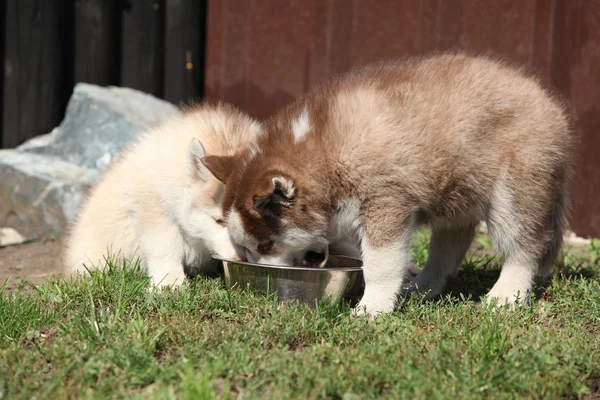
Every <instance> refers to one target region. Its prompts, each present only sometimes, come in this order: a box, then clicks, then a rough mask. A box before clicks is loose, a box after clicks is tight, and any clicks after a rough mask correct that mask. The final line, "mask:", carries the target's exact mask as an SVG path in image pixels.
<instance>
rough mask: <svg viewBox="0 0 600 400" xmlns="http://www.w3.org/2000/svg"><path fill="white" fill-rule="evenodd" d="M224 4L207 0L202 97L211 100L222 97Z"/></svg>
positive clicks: (218, 0) (215, 0)
mask: <svg viewBox="0 0 600 400" xmlns="http://www.w3.org/2000/svg"><path fill="white" fill-rule="evenodd" d="M225 6H226V5H225V4H224V1H222V0H207V7H206V8H207V10H206V52H205V60H204V97H205V98H206V99H211V100H221V99H223V90H222V89H223V63H224V58H225V42H224V40H223V39H224V36H225Z"/></svg>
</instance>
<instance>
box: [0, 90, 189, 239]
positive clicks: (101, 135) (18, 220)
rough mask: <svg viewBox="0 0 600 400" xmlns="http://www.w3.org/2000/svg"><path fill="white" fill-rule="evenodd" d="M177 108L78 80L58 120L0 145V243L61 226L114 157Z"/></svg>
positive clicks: (52, 233)
mask: <svg viewBox="0 0 600 400" xmlns="http://www.w3.org/2000/svg"><path fill="white" fill-rule="evenodd" d="M179 113H180V111H179V110H178V109H177V107H175V106H174V105H172V104H170V103H167V102H164V101H162V100H159V99H157V98H155V97H152V96H150V95H147V94H145V93H141V92H138V91H135V90H132V89H127V88H116V87H109V88H102V87H98V86H94V85H89V84H83V83H80V84H78V85H77V86H76V87H75V90H74V91H73V95H72V96H71V99H70V100H69V105H68V107H67V113H66V116H65V118H64V120H63V121H62V123H61V124H60V125H59V126H58V127H57V128H55V129H54V130H53V131H52V132H50V133H48V134H46V135H42V136H38V137H35V138H33V139H31V140H29V141H27V142H25V143H24V144H22V145H21V146H19V147H17V148H16V149H11V150H0V246H5V245H9V244H16V243H20V242H26V241H31V240H35V239H39V238H42V237H46V236H55V235H58V234H60V233H62V232H64V230H65V227H66V226H67V225H68V224H69V223H71V222H72V221H73V220H74V219H75V217H76V215H77V212H78V210H79V207H80V205H81V202H82V200H83V199H84V198H85V194H86V192H87V190H88V188H89V186H90V185H91V184H93V183H94V182H95V180H96V179H97V177H98V175H99V174H100V172H101V171H102V170H104V169H105V168H106V167H107V166H108V165H109V164H110V162H111V160H112V159H113V158H114V157H115V156H116V155H117V154H118V153H119V152H120V151H122V150H123V149H124V148H125V147H126V146H127V145H128V144H129V143H130V142H131V141H132V140H133V139H134V138H136V137H137V136H139V135H140V134H141V133H143V132H144V131H146V130H148V129H149V128H150V127H151V126H153V125H155V124H158V123H159V122H161V121H164V120H165V119H167V118H170V117H171V116H175V115H178V114H179Z"/></svg>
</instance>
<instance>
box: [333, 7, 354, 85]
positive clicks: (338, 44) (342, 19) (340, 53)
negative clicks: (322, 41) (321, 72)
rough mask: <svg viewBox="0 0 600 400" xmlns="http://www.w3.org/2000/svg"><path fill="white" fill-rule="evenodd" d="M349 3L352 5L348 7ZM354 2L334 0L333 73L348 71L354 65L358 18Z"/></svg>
mask: <svg viewBox="0 0 600 400" xmlns="http://www.w3.org/2000/svg"><path fill="white" fill-rule="evenodd" d="M348 4H351V5H352V6H351V7H348ZM353 4H354V3H353V2H350V1H349V0H332V5H331V7H332V11H331V18H330V24H331V27H330V28H329V29H330V33H329V41H330V48H331V57H330V64H331V65H330V68H329V70H330V72H331V74H337V73H340V72H343V71H346V70H348V68H350V67H351V65H352V37H353V30H354V20H355V18H356V17H355V16H354V13H355V10H354V6H353Z"/></svg>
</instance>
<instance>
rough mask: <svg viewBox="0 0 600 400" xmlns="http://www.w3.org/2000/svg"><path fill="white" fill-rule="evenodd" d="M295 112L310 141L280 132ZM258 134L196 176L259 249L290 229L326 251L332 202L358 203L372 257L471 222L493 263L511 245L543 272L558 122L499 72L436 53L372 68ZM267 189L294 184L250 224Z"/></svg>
mask: <svg viewBox="0 0 600 400" xmlns="http://www.w3.org/2000/svg"><path fill="white" fill-rule="evenodd" d="M305 110H307V115H309V117H310V129H309V131H308V133H307V134H306V136H304V137H302V138H301V139H300V140H296V139H295V137H294V134H293V133H292V131H293V129H292V128H293V123H294V121H295V120H297V119H298V118H299V116H300V115H302V113H303V112H304V111H305ZM265 126H266V130H265V131H266V133H265V134H263V135H261V136H259V138H258V140H257V143H256V145H255V146H253V150H252V149H250V150H248V149H245V150H244V151H243V152H239V153H238V154H237V155H236V156H234V159H233V160H228V163H221V167H220V169H219V168H217V167H211V165H210V164H211V163H213V164H214V165H217V164H219V161H218V160H213V161H212V162H211V163H208V164H207V166H208V167H209V169H213V170H214V171H216V172H217V173H218V176H221V177H224V176H226V179H224V181H225V182H226V189H225V194H224V201H223V210H224V213H229V212H230V211H231V210H236V211H237V212H238V213H239V214H240V216H241V220H242V223H243V229H244V231H245V234H247V235H249V236H250V237H253V238H255V239H256V241H257V242H258V243H261V242H265V241H273V240H275V241H277V240H278V239H277V237H278V235H280V234H281V233H282V232H283V231H285V230H286V229H288V228H290V227H298V228H301V229H304V230H306V231H310V232H313V233H315V232H316V233H317V234H318V235H320V236H322V237H323V238H326V239H327V240H331V235H332V234H333V231H334V230H335V229H334V227H333V226H332V220H333V218H334V216H335V215H336V212H337V211H338V210H339V207H340V204H341V202H342V201H344V200H347V199H357V200H358V201H359V202H360V229H357V231H356V232H353V233H354V234H355V236H356V237H358V238H359V239H360V238H363V239H364V238H367V239H368V243H369V246H371V247H373V246H374V247H375V248H384V247H386V246H388V245H389V244H390V243H394V242H396V241H398V240H400V238H401V237H403V235H404V234H405V232H407V231H408V230H410V229H411V227H412V226H413V225H415V223H423V222H429V223H432V224H434V230H436V229H446V228H443V227H452V226H456V227H459V226H464V227H466V228H467V229H469V230H470V229H471V226H473V225H474V224H475V223H476V222H477V221H478V220H480V219H486V220H488V222H489V223H490V224H491V225H492V226H494V227H496V230H495V231H494V228H492V235H496V237H495V239H496V242H497V245H498V247H499V248H500V250H502V251H503V252H504V253H505V254H506V253H511V252H514V251H517V250H516V249H515V246H516V245H517V244H519V246H523V249H522V250H518V251H519V252H523V254H527V255H528V256H527V257H525V258H527V259H528V260H529V258H531V257H533V258H534V259H535V260H534V261H535V262H536V263H542V264H548V263H551V262H552V260H553V259H554V257H555V256H556V252H557V251H558V247H560V243H561V240H562V233H563V231H564V229H565V227H566V215H567V211H568V210H567V209H568V196H567V186H568V179H569V176H570V173H571V165H572V154H573V147H574V138H573V135H572V132H571V130H570V128H569V122H568V118H567V115H566V112H565V111H564V106H563V105H562V104H560V102H558V101H557V100H556V99H555V98H553V97H552V96H551V95H550V94H549V93H548V91H547V90H545V89H544V88H542V87H541V85H540V84H539V83H538V82H537V81H536V80H535V79H532V78H531V77H528V76H526V75H525V74H524V73H523V72H522V71H520V70H518V69H515V68H512V67H509V66H506V65H505V64H504V63H501V62H496V61H493V60H490V59H488V58H483V57H469V56H465V55H461V54H456V55H451V54H447V55H441V56H436V57H429V58H422V59H415V60H411V61H407V62H404V63H395V64H377V65H371V66H368V67H366V68H363V69H360V70H357V71H354V72H352V73H350V74H346V75H344V76H342V77H340V78H337V79H334V80H332V81H331V82H329V83H327V84H325V85H323V86H321V87H319V88H316V89H315V90H312V91H311V92H309V93H307V94H306V95H304V96H302V97H300V98H299V99H298V100H296V101H295V102H294V103H293V104H291V105H290V106H288V107H286V108H284V109H283V110H281V111H280V112H279V113H277V114H276V115H275V116H273V117H272V118H270V119H269V120H268V121H266V124H265ZM225 164H227V165H225ZM228 168H229V171H227V172H223V170H226V169H228ZM276 176H284V177H287V178H289V179H290V181H292V182H293V183H294V184H295V186H296V192H297V196H296V199H295V201H294V203H293V204H292V205H290V206H285V207H280V208H278V209H277V215H276V216H275V217H273V216H265V215H261V214H260V213H259V212H258V211H257V210H256V209H255V207H254V204H253V199H254V198H255V197H256V196H263V195H264V194H265V193H268V192H270V191H272V190H273V185H272V182H271V181H272V179H273V177H276ZM509 218H510V221H508V219H509ZM511 224H512V225H513V226H512V227H511ZM435 227H437V228H435ZM448 229H450V228H448ZM452 229H454V228H452ZM457 229H458V228H457ZM363 247H364V245H363ZM275 251H283V250H281V247H277V244H276V246H275ZM529 255H530V256H529ZM523 262H525V261H523ZM546 267H547V265H545V266H544V268H546Z"/></svg>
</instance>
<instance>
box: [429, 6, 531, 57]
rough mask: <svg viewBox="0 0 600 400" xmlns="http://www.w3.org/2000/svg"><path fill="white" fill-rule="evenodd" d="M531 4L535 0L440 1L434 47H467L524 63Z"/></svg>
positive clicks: (527, 48) (474, 50)
mask: <svg viewBox="0 0 600 400" xmlns="http://www.w3.org/2000/svg"><path fill="white" fill-rule="evenodd" d="M425 1H432V0H425ZM535 3H536V2H535V0H521V1H514V0H496V1H488V0H456V1H450V2H441V3H439V4H438V7H439V9H438V15H437V18H438V21H437V29H439V32H438V34H437V35H436V38H437V44H436V49H437V50H447V49H455V48H460V49H467V50H470V51H473V52H478V53H481V52H485V53H491V54H495V55H499V56H501V57H504V58H507V59H510V60H514V61H517V62H520V63H528V62H529V60H530V53H531V44H532V41H533V36H534V25H533V21H534V16H535Z"/></svg>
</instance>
